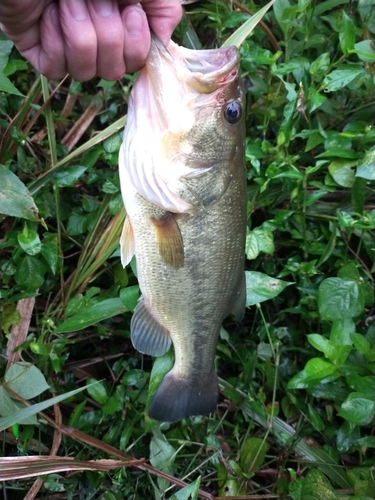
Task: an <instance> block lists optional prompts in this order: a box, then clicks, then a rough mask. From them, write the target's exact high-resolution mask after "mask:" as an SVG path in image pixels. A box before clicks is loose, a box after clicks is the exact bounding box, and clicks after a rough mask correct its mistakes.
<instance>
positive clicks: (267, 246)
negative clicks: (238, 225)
mask: <svg viewBox="0 0 375 500" xmlns="http://www.w3.org/2000/svg"><path fill="white" fill-rule="evenodd" d="M274 249H275V245H274V241H273V234H272V231H271V230H269V229H265V228H261V227H259V228H255V229H254V230H253V231H248V232H247V234H246V256H247V258H248V259H249V260H251V259H256V258H257V257H258V255H259V253H260V252H264V253H268V254H270V255H272V254H273V252H274Z"/></svg>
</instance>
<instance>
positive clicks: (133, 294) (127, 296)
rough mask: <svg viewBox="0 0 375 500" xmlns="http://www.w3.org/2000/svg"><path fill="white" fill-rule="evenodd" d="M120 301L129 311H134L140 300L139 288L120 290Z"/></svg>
mask: <svg viewBox="0 0 375 500" xmlns="http://www.w3.org/2000/svg"><path fill="white" fill-rule="evenodd" d="M120 299H121V302H122V303H123V304H124V306H125V307H126V309H127V310H128V311H132V312H133V311H134V309H135V306H136V305H137V302H138V299H139V286H138V285H134V286H128V287H126V288H123V289H122V290H120Z"/></svg>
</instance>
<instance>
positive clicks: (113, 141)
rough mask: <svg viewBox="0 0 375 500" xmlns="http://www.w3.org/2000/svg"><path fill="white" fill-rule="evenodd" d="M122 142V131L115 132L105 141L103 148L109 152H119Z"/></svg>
mask: <svg viewBox="0 0 375 500" xmlns="http://www.w3.org/2000/svg"><path fill="white" fill-rule="evenodd" d="M121 144H122V133H119V134H113V135H112V136H111V137H108V139H106V140H105V141H103V148H104V150H105V151H106V152H107V153H117V151H118V150H119V149H120V147H121Z"/></svg>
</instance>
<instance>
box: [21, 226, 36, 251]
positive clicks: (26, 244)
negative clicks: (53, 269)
mask: <svg viewBox="0 0 375 500" xmlns="http://www.w3.org/2000/svg"><path fill="white" fill-rule="evenodd" d="M17 240H18V243H19V245H20V247H21V248H22V250H23V251H24V252H26V253H27V254H28V255H37V254H38V253H40V251H41V250H42V244H41V242H40V238H39V234H38V233H37V232H36V231H33V230H31V229H27V228H26V227H25V229H24V230H23V232H22V233H19V234H18V235H17Z"/></svg>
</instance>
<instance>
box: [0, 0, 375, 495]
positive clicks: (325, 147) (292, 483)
mask: <svg viewBox="0 0 375 500" xmlns="http://www.w3.org/2000/svg"><path fill="white" fill-rule="evenodd" d="M265 4H266V2H264V1H262V2H260V4H259V5H256V6H255V5H254V4H252V3H251V2H247V3H246V5H245V6H243V7H242V6H241V4H240V3H239V2H234V4H231V3H230V2H225V1H215V2H214V1H212V2H210V1H205V2H200V3H193V4H191V5H188V6H186V16H185V17H184V19H183V21H182V23H181V26H180V27H178V28H177V30H176V33H175V40H176V41H177V42H178V43H181V44H184V45H187V46H191V47H204V48H211V47H215V46H220V45H222V44H223V43H225V41H226V40H227V39H228V38H229V36H230V35H232V34H233V33H235V32H236V30H237V29H238V28H239V27H240V26H242V25H243V24H244V23H245V22H246V20H247V19H248V10H249V9H250V10H251V11H252V12H256V11H258V10H259V9H260V8H261V7H263V6H264V5H265ZM372 4H373V2H371V1H370V0H367V1H366V0H361V1H359V2H358V1H353V2H349V1H346V0H328V1H323V2H309V1H304V0H300V1H298V2H297V1H294V0H290V1H288V0H277V1H276V3H275V4H274V6H273V7H272V9H271V11H270V12H269V13H268V14H267V15H266V16H265V18H264V19H263V21H264V23H265V26H266V27H264V25H263V26H260V27H258V28H256V29H255V30H254V32H253V34H252V36H251V37H250V38H247V39H246V40H245V41H244V42H243V43H242V45H241V54H242V62H241V68H242V74H243V77H244V79H245V85H246V88H247V110H246V116H247V142H246V160H247V172H248V215H249V216H248V234H247V246H246V254H247V257H248V260H247V263H246V270H247V288H248V296H247V305H248V306H249V307H248V309H247V312H246V316H245V319H244V321H243V322H242V323H241V324H239V325H238V324H235V323H234V322H233V321H232V320H231V319H230V318H229V319H227V320H226V322H225V324H224V328H223V330H222V332H221V336H220V341H219V345H218V348H217V353H216V363H217V367H218V371H219V376H220V387H221V396H220V401H219V405H218V408H217V411H216V412H215V413H213V414H212V415H210V416H209V417H194V418H191V419H185V420H183V421H182V422H180V423H177V424H173V425H165V424H164V425H163V426H162V427H159V426H158V425H155V422H153V421H150V420H149V419H147V418H145V408H146V405H147V402H148V400H149V390H150V393H152V392H153V391H154V389H155V385H156V382H157V380H158V379H160V377H161V376H162V373H164V372H165V371H166V370H167V369H168V366H170V363H171V362H172V357H171V356H172V355H171V353H168V354H167V355H165V356H164V357H162V358H158V359H156V360H152V359H150V358H149V357H147V356H141V355H140V354H139V353H137V352H136V351H135V350H134V349H133V348H132V345H131V342H130V334H129V323H130V318H131V311H132V310H133V308H134V306H135V302H136V300H137V297H138V285H137V280H136V277H135V275H134V273H133V268H132V267H131V266H128V268H127V269H126V270H123V269H122V267H121V264H120V259H119V247H118V240H119V237H120V233H121V228H122V223H123V219H124V212H123V208H122V201H121V195H120V190H119V179H118V173H117V155H118V149H119V146H120V144H121V140H122V128H123V125H124V122H125V120H124V117H126V109H127V99H128V96H129V93H130V90H131V87H132V85H133V82H134V76H133V75H126V77H125V78H124V79H123V80H122V81H120V82H116V83H111V84H109V83H108V82H103V81H97V80H95V81H91V82H88V83H85V84H79V83H77V82H70V81H69V80H68V79H66V80H64V81H63V82H62V83H61V84H60V85H59V84H58V83H59V82H48V81H46V80H45V79H44V78H43V77H40V76H37V75H36V74H35V72H34V71H33V70H32V68H31V67H30V66H29V65H28V64H26V63H25V61H24V60H23V59H22V58H21V57H20V56H19V54H18V53H17V51H16V50H12V51H11V45H8V44H5V45H3V47H4V50H2V52H1V55H0V57H1V58H2V59H1V61H0V62H1V63H2V65H1V64H0V67H4V68H5V69H4V71H3V74H4V75H3V76H4V77H7V78H8V80H4V78H3V79H2V80H0V82H2V85H3V86H2V87H1V90H2V91H1V92H0V136H1V139H2V141H1V144H0V164H1V165H3V166H2V167H1V166H0V169H1V170H0V175H1V177H2V181H1V182H0V212H2V213H3V214H4V215H3V216H0V294H1V306H0V307H1V317H0V320H1V331H2V336H1V338H0V341H1V353H2V356H1V357H0V376H1V380H2V385H1V386H0V414H1V416H2V417H3V418H0V429H1V439H2V451H1V455H2V456H3V457H6V459H5V461H3V459H1V458H0V480H3V479H5V478H6V481H5V482H3V483H2V489H3V491H2V494H3V497H4V499H8V500H10V499H12V500H13V499H23V498H25V497H26V495H27V493H28V492H29V490H30V488H31V487H32V485H33V483H34V481H38V480H37V477H38V476H39V475H40V474H42V473H43V474H46V473H49V474H47V475H43V476H39V477H42V481H39V482H38V483H37V485H36V486H35V488H40V490H39V493H38V496H37V497H38V498H54V497H53V495H55V494H61V495H62V496H61V497H60V498H69V499H73V498H78V492H80V494H81V495H83V496H84V498H87V499H94V498H95V499H103V500H104V499H105V500H107V499H108V500H117V499H123V498H126V499H131V498H134V499H148V498H155V499H172V498H177V499H187V498H197V496H199V497H201V498H208V499H210V498H211V499H212V498H214V497H215V498H220V497H232V498H233V497H234V498H238V499H239V498H253V499H256V498H269V499H273V498H274V499H278V498H292V499H293V500H304V499H316V500H320V499H328V500H330V499H339V500H344V499H346V498H353V499H357V500H360V499H361V500H365V499H371V498H374V491H375V481H374V448H375V437H374V415H375V403H374V394H375V309H374V278H373V275H374V271H375V264H374V262H375V147H374V144H375V48H374V41H373V40H374V38H375V6H373V5H372ZM267 28H268V30H267ZM269 30H270V31H271V33H272V35H270V31H269ZM0 43H4V39H1V41H0ZM8 81H9V82H11V83H12V84H13V85H14V86H15V88H16V89H18V91H19V92H20V93H22V94H23V95H24V96H25V98H24V97H22V96H21V95H19V94H17V93H16V91H15V90H14V88H13V87H5V88H4V82H8ZM79 119H80V120H81V122H80V123H81V127H80V129H79V130H80V137H79V140H78V142H77V143H76V144H74V143H73V142H72V139H71V134H70V135H69V134H68V132H69V131H70V130H71V129H72V127H74V124H75V123H76V122H77V121H78V120H79ZM73 131H77V129H73ZM67 134H68V135H67ZM12 173H13V174H16V176H17V177H16V176H15V175H13V174H12ZM17 178H18V179H17ZM19 181H21V182H22V183H23V184H20V183H19ZM24 186H27V187H28V189H29V191H28V192H27V191H26V190H25V191H22V190H23V189H25V188H24ZM4 194H7V196H9V195H12V196H13V197H14V198H12V199H11V201H10V202H8V203H7V198H5V196H4ZM30 194H31V195H32V197H33V198H31V195H30ZM36 208H37V209H38V212H36ZM270 290H271V291H270ZM267 299H268V300H267ZM34 300H35V303H34ZM12 342H14V344H12ZM12 345H13V346H14V345H18V346H19V345H20V346H21V347H19V348H18V350H17V351H16V360H18V361H20V360H22V363H20V364H17V365H13V367H12V368H9V366H8V363H7V356H9V355H10V352H11V351H12V350H13V348H12ZM93 382H97V383H96V384H95V383H94V384H93ZM72 391H75V392H73V394H70V395H68V394H67V393H70V392H72ZM64 395H65V396H64ZM52 398H54V401H53V402H54V403H55V404H54V406H51V405H52V404H53V402H49V401H48V400H49V399H52ZM38 411H39V413H36V412H38ZM40 411H42V413H40ZM18 412H22V413H21V414H19V413H18ZM25 418H27V420H25ZM13 423H18V424H19V427H18V428H13V429H12V428H11V427H10V426H11V425H12V424H13ZM12 432H13V433H12ZM50 454H51V455H56V456H53V457H50V458H48V459H47V458H44V459H43V461H42V460H41V459H40V458H39V459H38V455H44V456H45V457H48V456H49V455H50ZM7 457H15V459H13V460H15V461H13V462H12V464H11V466H9V459H8V458H7ZM17 457H18V459H17ZM66 457H74V459H75V460H76V462H75V464H74V466H73V465H72V464H69V463H68V461H67V459H66ZM25 459H26V460H27V461H28V462H26V471H27V473H26V476H27V477H26V476H25V468H24V464H25ZM134 459H144V460H142V461H141V462H132V461H133V460H134ZM89 460H95V461H96V462H95V464H92V463H91V464H90V462H89ZM103 460H109V461H107V462H105V463H104V462H102V461H103ZM119 460H123V461H124V464H123V466H120V463H119ZM88 468H91V469H92V470H87V469H88ZM73 470H74V473H73ZM77 470H78V472H77ZM184 486H185V489H181V487H184ZM261 495H263V496H261ZM30 498H31V497H30Z"/></svg>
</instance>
